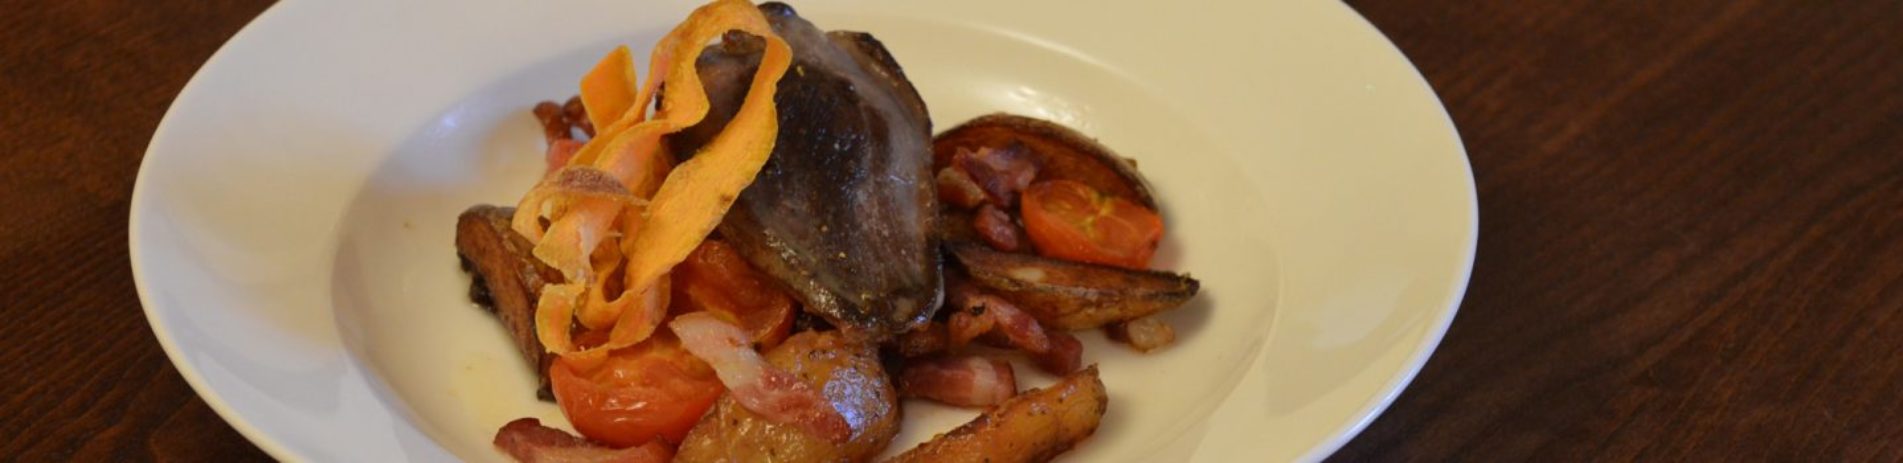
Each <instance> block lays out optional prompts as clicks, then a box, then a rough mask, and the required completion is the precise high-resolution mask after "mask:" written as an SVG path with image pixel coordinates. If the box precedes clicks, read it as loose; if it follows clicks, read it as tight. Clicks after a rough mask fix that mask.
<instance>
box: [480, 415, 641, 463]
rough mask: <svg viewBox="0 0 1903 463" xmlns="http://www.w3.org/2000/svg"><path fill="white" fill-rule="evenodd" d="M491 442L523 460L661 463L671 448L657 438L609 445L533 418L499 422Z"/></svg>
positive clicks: (543, 462) (529, 462)
mask: <svg viewBox="0 0 1903 463" xmlns="http://www.w3.org/2000/svg"><path fill="white" fill-rule="evenodd" d="M494 443H495V446H496V448H499V449H502V451H503V452H505V453H508V454H509V456H511V457H515V459H516V461H521V462H523V463H576V462H592V463H661V462H666V461H668V460H671V459H673V458H674V450H673V449H671V448H669V447H668V446H667V444H666V443H663V442H661V441H658V440H657V441H650V442H648V443H646V444H641V445H638V446H634V447H628V448H625V449H617V448H610V447H607V446H604V445H601V444H597V443H594V442H590V441H588V440H587V439H582V438H580V437H576V436H575V435H573V434H569V433H567V432H565V431H562V430H560V429H555V428H551V427H548V426H543V425H542V422H541V421H540V420H537V419H535V418H522V419H518V420H515V421H510V422H509V424H506V425H503V426H502V429H500V430H497V431H496V438H495V440H494Z"/></svg>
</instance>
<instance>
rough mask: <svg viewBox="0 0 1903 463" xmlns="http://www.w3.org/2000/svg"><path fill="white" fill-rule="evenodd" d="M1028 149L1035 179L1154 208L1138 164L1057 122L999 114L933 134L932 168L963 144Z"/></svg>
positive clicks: (940, 165) (948, 159)
mask: <svg viewBox="0 0 1903 463" xmlns="http://www.w3.org/2000/svg"><path fill="white" fill-rule="evenodd" d="M1013 145H1021V146H1022V147H1023V148H1027V149H1028V151H1029V152H1030V154H1031V155H1032V159H1033V160H1034V162H1035V163H1036V164H1037V179H1038V180H1040V181H1043V180H1056V179H1065V180H1074V181H1077V182H1082V183H1083V184H1085V185H1090V186H1091V187H1092V188H1096V189H1097V191H1102V192H1104V193H1105V194H1109V195H1113V196H1118V197H1122V198H1125V199H1129V200H1131V201H1136V202H1137V203H1138V204H1142V205H1143V206H1144V207H1148V208H1150V210H1156V199H1155V198H1154V197H1152V196H1151V194H1150V186H1149V183H1148V182H1145V181H1144V180H1143V176H1142V175H1141V174H1138V173H1137V170H1136V165H1135V164H1134V163H1132V162H1131V161H1130V160H1129V159H1125V158H1124V157H1122V156H1118V155H1117V154H1116V153H1115V152H1112V151H1110V149H1109V148H1105V147H1104V146H1103V145H1102V144H1100V143H1097V141H1096V140H1093V139H1091V138H1090V137H1087V136H1084V134H1082V133H1078V132H1077V131H1075V130H1071V129H1070V128H1069V127H1064V126H1062V125H1057V124H1056V123H1053V122H1050V121H1046V120H1042V119H1035V118H1030V117H1024V116H1018V115H1013V114H1004V113H996V114H990V115H985V116H981V117H979V118H977V119H972V120H970V121H968V122H965V123H964V124H959V125H958V126H957V127H953V128H952V129H951V130H947V131H945V132H944V133H941V134H939V135H938V137H936V138H933V139H932V165H933V167H932V169H933V171H934V172H936V171H937V170H938V169H942V168H944V167H945V166H947V165H949V164H951V159H952V156H954V155H956V154H957V153H958V150H959V149H961V148H962V149H966V150H972V151H976V150H978V149H979V148H992V149H1010V148H1012V147H1013Z"/></svg>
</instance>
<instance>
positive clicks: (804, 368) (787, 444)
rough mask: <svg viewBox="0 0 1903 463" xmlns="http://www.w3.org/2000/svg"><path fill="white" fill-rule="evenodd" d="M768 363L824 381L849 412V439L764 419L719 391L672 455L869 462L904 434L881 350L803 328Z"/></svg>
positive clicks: (694, 459) (836, 405)
mask: <svg viewBox="0 0 1903 463" xmlns="http://www.w3.org/2000/svg"><path fill="white" fill-rule="evenodd" d="M766 359H767V363H770V364H772V365H773V366H775V367H779V368H781V369H785V370H786V371H788V372H791V373H793V374H794V375H795V376H798V377H799V378H800V379H801V380H803V381H806V382H807V383H808V384H813V385H816V386H820V391H821V393H823V394H825V396H826V398H827V400H829V401H831V402H832V406H833V409H835V410H838V411H839V414H840V415H841V416H843V417H845V418H846V423H847V424H848V425H849V426H851V428H852V437H851V438H850V439H848V440H847V441H846V442H845V443H843V444H840V443H833V442H830V441H827V440H825V439H822V438H819V437H816V436H813V435H811V434H808V433H806V432H804V431H801V430H800V429H798V428H796V427H794V426H791V425H782V424H778V423H774V422H771V421H767V420H766V419H765V418H762V417H760V416H759V415H757V414H755V413H753V412H752V411H749V410H747V409H746V408H745V407H741V406H740V405H739V404H738V403H736V402H734V400H733V398H732V397H724V396H723V397H721V398H720V401H719V402H715V403H714V408H713V410H712V411H710V412H708V413H707V416H705V417H702V418H701V420H700V423H699V424H696V425H695V426H694V429H693V431H689V432H688V433H687V438H686V439H683V440H682V441H681V446H680V449H679V450H678V453H677V455H676V456H675V461H681V462H753V461H789V462H805V461H865V460H866V459H869V458H871V457H872V456H874V455H877V454H878V453H879V452H880V451H883V450H884V449H885V446H886V444H887V443H889V442H891V441H892V437H893V436H895V435H897V434H898V432H899V421H900V412H899V402H898V392H897V391H896V390H894V388H893V387H892V382H891V380H890V379H889V378H888V377H887V375H886V373H885V369H884V368H883V367H882V366H881V365H880V363H879V353H878V351H877V348H876V347H874V346H872V345H871V344H867V343H864V342H860V341H854V340H852V339H849V338H847V337H845V336H841V335H840V334H839V333H838V332H836V331H823V332H821V331H806V332H801V333H799V334H795V335H793V337H790V338H787V339H786V342H783V343H781V344H780V345H779V346H778V347H774V348H773V349H771V350H768V351H767V352H766Z"/></svg>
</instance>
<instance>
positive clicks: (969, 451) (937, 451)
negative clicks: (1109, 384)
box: [890, 365, 1110, 463]
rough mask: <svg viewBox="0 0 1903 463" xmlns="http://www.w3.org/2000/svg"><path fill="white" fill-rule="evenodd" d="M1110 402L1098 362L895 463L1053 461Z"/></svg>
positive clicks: (1086, 432)
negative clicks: (1099, 377)
mask: <svg viewBox="0 0 1903 463" xmlns="http://www.w3.org/2000/svg"><path fill="white" fill-rule="evenodd" d="M1109 405H1110V397H1109V396H1108V395H1106V394H1105V392H1104V387H1103V381H1102V380H1100V379H1098V378H1097V366H1096V365H1091V366H1090V367H1088V368H1085V369H1083V370H1079V371H1078V372H1076V373H1072V374H1070V375H1069V376H1065V377H1064V379H1063V380H1060V381H1058V382H1057V384H1053V385H1051V387H1047V388H1044V389H1033V390H1030V391H1025V392H1023V393H1021V394H1018V395H1017V396H1016V397H1012V398H1010V399H1008V400H1005V401H1004V403H1000V404H998V405H997V406H994V407H992V408H991V409H989V410H986V411H985V413H984V414H983V415H979V416H978V418H976V419H973V420H971V422H969V423H965V424H964V425H963V426H959V427H958V429H953V430H952V431H951V432H948V433H945V434H939V435H938V436H935V437H933V438H932V439H931V440H929V441H925V443H923V444H919V446H918V447H913V448H912V449H911V450H907V451H906V452H905V453H903V454H899V456H897V457H894V458H893V459H892V460H890V463H911V462H990V463H1011V462H1039V461H1050V459H1052V458H1055V457H1056V456H1057V455H1058V454H1061V453H1064V452H1065V451H1068V450H1070V449H1071V448H1072V447H1075V446H1077V444H1078V443H1080V442H1083V441H1084V439H1088V438H1090V435H1091V434H1094V433H1096V432H1097V424H1098V423H1099V422H1101V421H1102V420H1103V414H1104V411H1105V409H1107V408H1108V407H1109Z"/></svg>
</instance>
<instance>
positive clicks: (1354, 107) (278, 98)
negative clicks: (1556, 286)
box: [131, 0, 1476, 461]
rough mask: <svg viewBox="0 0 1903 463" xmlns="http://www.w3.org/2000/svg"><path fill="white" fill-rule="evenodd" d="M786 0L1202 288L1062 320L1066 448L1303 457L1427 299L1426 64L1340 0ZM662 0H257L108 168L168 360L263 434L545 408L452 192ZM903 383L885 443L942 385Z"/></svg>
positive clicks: (1320, 444) (479, 444)
mask: <svg viewBox="0 0 1903 463" xmlns="http://www.w3.org/2000/svg"><path fill="white" fill-rule="evenodd" d="M795 6H796V7H797V8H798V9H799V10H800V11H801V13H802V15H803V16H806V17H808V18H810V19H812V20H813V21H815V22H816V23H818V24H819V25H820V26H821V27H824V28H828V29H855V30H865V31H870V32H873V33H874V34H876V35H877V36H878V37H879V38H880V39H881V40H883V41H884V42H885V43H886V45H887V46H888V47H889V48H890V49H891V50H892V52H893V53H894V54H895V55H896V56H897V57H898V59H899V61H900V63H901V64H902V65H903V66H904V67H905V70H906V71H907V73H908V74H909V75H910V76H911V78H912V80H913V82H914V83H916V85H917V87H918V88H919V89H920V91H921V92H922V93H923V94H924V97H925V99H926V101H927V103H928V105H929V106H930V108H931V111H932V115H933V119H934V121H935V122H936V123H937V126H938V127H939V128H944V127H950V126H951V125H954V124H956V123H958V122H960V121H963V120H965V119H967V118H970V117H972V116H975V115H978V114H982V113H986V112H991V111H1011V112H1017V113H1022V114H1028V115H1035V116H1041V117H1045V118H1048V119H1052V120H1055V121H1058V122H1061V123H1064V124H1068V125H1071V126H1073V127H1077V128H1079V129H1081V130H1083V131H1084V132H1086V133H1089V134H1091V135H1093V136H1096V137H1099V138H1100V139H1101V140H1102V141H1104V142H1105V143H1106V144H1107V145H1109V146H1111V147H1113V148H1115V149H1117V150H1119V151H1121V152H1122V153H1123V154H1125V155H1127V156H1131V157H1135V158H1137V159H1138V160H1140V163H1141V166H1142V168H1143V170H1144V172H1145V173H1146V174H1147V175H1148V176H1149V178H1150V179H1151V180H1152V181H1153V182H1154V183H1155V186H1156V187H1157V190H1158V193H1159V197H1160V198H1161V199H1162V201H1163V204H1164V212H1165V216H1166V217H1167V219H1168V221H1169V227H1170V229H1169V230H1170V233H1171V235H1170V238H1169V239H1168V241H1167V242H1166V244H1165V248H1164V251H1163V252H1162V254H1161V255H1160V262H1161V263H1162V265H1164V266H1166V267H1170V268H1174V269H1178V270H1184V271H1189V272H1192V273H1193V274H1194V275H1195V276H1197V277H1198V278H1200V279H1202V281H1203V284H1204V286H1203V288H1204V292H1203V294H1202V295H1201V296H1200V297H1199V298H1198V300H1197V301H1196V302H1195V303H1193V304H1192V305H1191V306H1189V307H1187V308H1185V309H1183V310H1181V311H1178V312H1175V313H1172V314H1171V315H1169V316H1168V319H1169V320H1170V321H1172V322H1174V324H1175V325H1176V326H1177V327H1178V330H1179V334H1180V335H1181V338H1180V344H1179V345H1177V346H1174V347H1172V348H1170V349H1168V350H1165V351H1163V352H1161V353H1159V354H1155V355H1149V356H1139V355H1135V354H1131V353H1129V352H1128V351H1127V350H1126V349H1123V348H1120V347H1117V346H1114V345H1109V344H1107V343H1106V342H1104V341H1103V339H1102V337H1101V336H1099V335H1097V334H1095V333H1084V334H1083V336H1082V337H1083V338H1084V339H1085V340H1086V342H1087V349H1088V357H1087V359H1088V360H1089V361H1093V362H1099V363H1101V364H1102V365H1103V370H1104V382H1105V383H1106V384H1107V385H1108V386H1109V388H1110V390H1111V394H1112V399H1111V401H1112V402H1111V404H1112V405H1111V408H1110V414H1109V415H1108V416H1107V417H1106V421H1105V424H1104V425H1103V427H1102V429H1101V430H1100V431H1099V433H1098V435H1097V436H1096V437H1095V438H1093V439H1092V440H1091V441H1089V443H1088V444H1087V445H1084V446H1082V447H1081V448H1079V449H1077V450H1076V451H1075V452H1074V453H1072V454H1071V455H1072V456H1074V457H1077V459H1078V460H1084V461H1111V460H1124V461H1180V460H1187V459H1192V458H1193V459H1195V460H1207V461H1238V460H1249V461H1273V460H1290V459H1315V458H1320V457H1322V456H1325V455H1327V454H1328V453H1329V452H1332V451H1333V450H1334V449H1335V448H1337V447H1338V446H1340V445H1341V444H1342V443H1343V442H1344V441H1346V440H1347V439H1348V438H1349V437H1351V436H1353V435H1354V433H1355V432H1356V431H1358V430H1359V429H1361V427H1362V426H1364V425H1366V424H1367V422H1368V421H1370V420H1372V419H1373V417H1374V416H1375V415H1376V414H1378V413H1379V412H1380V411H1381V409H1382V408H1383V407H1384V406H1385V405H1386V404H1387V403H1388V402H1389V401H1390V400H1392V399H1393V397H1394V396H1395V395H1396V394H1398V393H1399V391H1400V390H1401V388H1402V387H1403V386H1405V385H1406V384H1407V382H1408V380H1409V379H1410V378H1411V377H1412V376H1413V374H1414V372H1415V371H1417V370H1418V369H1419V367H1420V366H1421V364H1422V363H1423V362H1424V361H1425V360H1426V358H1427V356H1428V355H1429V353H1430V352H1431V351H1432V350H1433V347H1434V345H1435V344H1436V343H1437V342H1438V341H1439V338H1440V336H1441V334H1442V333H1443V332H1444V331H1445V328H1446V326H1447V324H1448V322H1449V321H1451V319H1452V317H1453V314H1454V309H1455V307H1456V306H1457V305H1458V303H1459V300H1460V295H1461V292H1462V290H1463V289H1464V288H1465V285H1466V279H1467V274H1468V270H1469V269H1470V266H1471V263H1472V258H1473V246H1474V240H1475V223H1476V215H1475V203H1474V192H1473V187H1472V181H1471V176H1470V174H1469V171H1468V167H1467V163H1466V158H1465V156H1464V154H1463V152H1462V150H1461V147H1460V145H1459V140H1458V137H1457V135H1456V134H1455V132H1454V129H1453V127H1452V125H1451V124H1450V123H1449V122H1448V120H1447V117H1446V115H1445V114H1444V113H1443V112H1442V110H1441V108H1440V106H1439V104H1438V102H1437V101H1436V99H1435V97H1434V95H1433V93H1432V91H1431V90H1429V89H1428V88H1427V86H1426V85H1424V83H1423V82H1422V80H1421V78H1420V77H1419V75H1418V74H1416V72H1415V71H1414V70H1413V68H1411V67H1410V66H1409V65H1408V63H1407V61H1406V60H1405V59H1404V58H1403V57H1402V56H1401V55H1400V54H1399V53H1397V52H1396V51H1395V49H1394V48H1393V47H1392V46H1391V45H1390V44H1388V43H1387V42H1386V41H1385V40H1384V39H1383V38H1382V37H1381V36H1380V35H1379V34H1378V33H1377V32H1376V31H1375V30H1374V29H1373V28H1371V27H1369V26H1368V24H1366V23H1365V22H1363V21H1362V20H1361V19H1360V18H1359V17H1357V16H1356V15H1355V14H1354V13H1353V12H1352V11H1350V10H1349V9H1348V8H1346V7H1345V6H1343V5H1341V4H1338V3H1335V2H1332V1H1324V0H1286V1H1271V2H1232V3H1230V4H1226V5H1222V6H1208V7H1190V6H1176V5H1175V2H1099V3H1093V4H1091V5H1089V6H1082V7H1080V6H1078V5H1075V4H1070V3H1063V4H1059V2H1022V1H989V0H985V1H971V0H968V1H961V2H929V3H928V2H916V3H913V2H870V1H868V2H857V3H843V2H824V3H822V2H816V1H815V2H804V3H800V4H796V5H795ZM691 7H692V5H690V4H685V3H678V2H673V3H665V4H661V3H653V2H637V1H630V0H601V1H566V2H524V1H503V0H495V1H460V0H458V1H452V0H439V1H407V2H385V1H374V0H345V1H328V2H317V1H287V2H282V3H279V4H278V5H277V6H274V7H272V8H271V9H270V11H268V12H266V13H265V14H264V15H263V16H260V17H259V18H258V19H257V20H256V21H255V22H253V23H252V24H251V25H250V26H248V27H246V28H245V29H244V31H243V32H241V33H240V34H238V36H237V37H235V38H233V39H232V40H231V42H230V43H228V44H226V45H225V47H224V48H223V49H221V50H219V52H218V54H217V55H216V56H214V57H213V59H212V60H211V61H210V62H208V63H207V64H206V65H205V67H204V69H202V70H200V71H199V73H198V75H197V76H196V77H195V78H193V80H192V82H191V84H190V85H188V86H187V87H186V89H185V91H184V92H183V93H182V94H180V95H179V97H178V100H177V101H176V102H175V103H174V104H173V106H172V108H171V111H170V112H169V113H168V114H167V115H166V117H165V120H164V122H163V123H162V124H161V125H160V127H159V130H158V133H157V134H156V135H155V136H154V137H153V140H152V144H151V147H150V148H149V150H148V151H147V153H146V158H145V165H144V166H143V167H142V169H141V170H140V173H139V180H138V186H137V188H136V189H135V193H134V199H133V205H132V218H131V237H132V260H133V262H132V264H133V269H134V271H135V275H136V276H137V278H138V283H139V289H140V294H141V297H142V299H143V301H144V303H145V308H146V315H147V317H148V318H149V319H150V320H151V323H152V328H153V331H154V332H155V333H156V334H157V335H158V338H159V341H160V342H161V343H162V344H163V345H164V347H165V349H166V352H167V353H168V354H170V355H171V358H172V361H173V362H174V363H176V364H177V365H178V368H179V370H180V372H181V373H183V375H184V376H185V378H186V380H187V381H189V382H190V383H191V384H192V386H193V387H194V388H196V389H197V390H198V392H199V394H200V395H202V396H204V398H205V400H206V401H207V402H209V403H210V404H211V406H212V408H214V409H215V410H217V411H218V413H219V414H220V415H222V416H224V418H225V419H226V420H228V421H230V422H231V423H232V425H233V426H235V427H236V428H237V429H238V430H239V431H240V432H242V433H244V434H245V435H246V436H247V437H249V438H251V439H252V440H253V441H254V442H256V443H257V444H258V445H260V446H261V447H263V448H264V449H265V450H267V451H269V452H271V453H272V454H273V455H275V456H278V457H281V458H286V459H296V460H323V461H394V460H414V461H439V460H453V459H466V460H496V459H499V458H501V456H500V455H499V454H497V453H496V452H495V451H494V450H492V449H491V447H490V446H489V445H488V440H489V438H490V437H491V435H492V433H493V432H494V430H495V429H496V428H497V427H498V426H499V425H501V424H502V423H503V422H505V421H507V420H509V419H512V418H516V417H520V416H538V417H541V418H543V419H544V421H545V422H561V421H562V420H561V419H560V413H559V412H558V411H556V410H555V409H554V408H553V407H552V406H549V405H546V404H542V403H539V402H536V401H534V400H533V399H532V397H531V393H530V388H531V379H530V376H529V373H528V372H527V370H526V369H525V367H524V366H523V365H522V364H521V363H520V361H519V360H518V359H517V358H516V357H515V356H514V355H513V351H512V350H511V349H510V347H509V344H508V342H507V341H506V340H505V337H504V334H503V331H502V329H501V328H500V327H499V326H498V325H497V324H496V323H495V322H494V321H493V320H491V319H490V317H489V316H488V315H486V314H484V313H482V312H481V311H479V310H477V309H476V308H474V307H473V306H472V305H471V304H470V303H468V302H467V301H466V299H465V298H464V289H465V287H466V285H467V281H468V280H467V277H466V276H464V275H463V274H462V272H460V271H458V269H457V263H456V258H455V254H454V249H453V246H452V245H451V237H452V236H453V230H454V227H453V224H454V218H455V216H456V214H457V213H458V212H459V211H461V210H462V209H463V208H464V207H467V206H469V205H472V204H476V203H512V202H513V201H514V199H515V198H516V197H517V196H518V195H519V194H521V192H522V191H524V189H525V188H526V187H527V186H528V185H529V184H530V183H531V182H532V181H533V179H534V177H535V175H536V173H537V169H538V166H539V163H540V159H539V154H538V153H539V152H540V135H539V131H538V129H537V127H536V125H535V123H534V122H533V119H532V117H531V116H530V115H529V113H528V106H529V105H530V104H532V103H534V102H535V101H538V100H541V99H551V98H559V97H565V96H567V95H570V94H572V93H573V92H574V90H573V88H574V87H573V85H574V81H575V80H576V78H577V76H579V75H580V74H581V73H582V72H583V71H584V70H586V69H587V67H588V66H589V65H590V64H591V63H592V62H593V61H594V59H595V58H597V57H599V56H600V55H601V54H603V53H604V52H605V51H606V50H608V49H609V48H610V47H611V46H612V45H615V44H621V43H626V44H630V45H632V46H633V47H634V48H635V49H636V50H646V49H648V48H649V47H650V46H651V44H652V43H653V41H654V40H655V38H656V37H658V36H659V35H660V34H662V33H663V32H664V31H665V30H666V29H667V28H668V27H670V26H671V25H672V24H673V23H674V22H676V21H678V20H679V19H681V18H682V17H684V15H685V14H686V12H687V11H688V10H689V9H691ZM637 55H644V53H642V52H637ZM1020 371H1028V370H1022V369H1021V370H1020ZM1045 381H1048V378H1044V377H1037V378H1033V379H1032V380H1031V382H1032V383H1033V384H1042V383H1043V382H1045ZM907 415H908V416H907V419H908V422H907V425H906V426H907V427H906V433H905V434H904V435H902V436H901V437H900V441H899V442H896V443H894V445H893V448H894V449H895V450H897V449H903V448H906V447H909V446H910V444H911V443H912V442H916V441H918V440H920V439H923V438H924V437H926V436H929V435H931V434H932V433H934V432H938V431H942V430H945V429H948V428H950V427H952V426H954V425H955V424H956V423H958V422H961V421H963V420H965V419H966V418H968V417H969V416H971V413H970V412H959V411H955V410H949V409H944V408H938V407H932V406H929V405H923V404H918V403H911V404H908V412H907Z"/></svg>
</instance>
